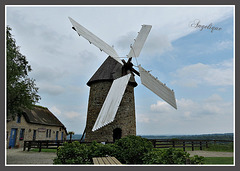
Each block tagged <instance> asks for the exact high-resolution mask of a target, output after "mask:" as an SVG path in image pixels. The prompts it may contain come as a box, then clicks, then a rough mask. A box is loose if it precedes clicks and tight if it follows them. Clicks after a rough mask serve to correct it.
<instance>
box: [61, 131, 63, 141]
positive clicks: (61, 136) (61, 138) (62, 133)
mask: <svg viewBox="0 0 240 171" xmlns="http://www.w3.org/2000/svg"><path fill="white" fill-rule="evenodd" d="M61 140H63V132H62V135H61Z"/></svg>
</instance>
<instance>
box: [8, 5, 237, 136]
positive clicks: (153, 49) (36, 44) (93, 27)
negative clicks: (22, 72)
mask: <svg viewBox="0 0 240 171" xmlns="http://www.w3.org/2000/svg"><path fill="white" fill-rule="evenodd" d="M68 17H71V18H73V19H74V20H75V21H77V22H78V23H80V24H81V25H83V26H84V27H86V28H87V29H88V30H90V31H91V32H92V33H94V34H95V35H97V36H98V37H99V38H101V39H102V40H104V41H105V42H107V43H108V44H109V45H113V46H114V49H115V50H116V51H117V53H118V55H119V56H120V57H126V55H127V54H128V53H129V51H130V45H131V44H132V43H133V42H134V39H135V38H136V37H137V33H138V32H139V31H140V29H141V25H143V24H148V25H152V29H151V31H150V33H149V36H148V38H147V40H146V42H145V45H144V47H143V49H142V51H141V54H140V56H139V57H138V58H137V59H133V63H134V65H137V64H141V66H142V67H144V68H145V69H146V70H148V71H151V72H150V73H151V74H152V75H154V76H155V77H157V78H158V79H159V80H160V81H161V82H163V83H166V85H167V86H168V87H169V88H171V89H173V90H174V92H175V97H176V101H177V107H178V109H177V110H176V109H174V108H173V107H171V106H170V105H169V104H167V103H166V102H164V101H163V100H162V99H161V98H159V97H158V96H157V95H155V94H154V93H152V92H151V91H150V90H148V89H147V88H146V87H144V86H143V85H142V84H141V81H140V79H139V77H138V76H136V77H135V79H136V81H137V83H138V86H137V87H136V88H135V110H136V125H137V126H136V128H137V134H138V135H193V134H211V133H233V132H234V115H235V113H234V112H235V111H234V81H235V80H234V74H235V73H234V67H235V63H234V55H235V54H234V6H220V5H218V6H7V7H6V19H5V23H6V25H8V26H10V27H11V28H12V32H11V33H12V35H13V36H14V38H15V40H16V43H17V45H18V46H20V52H21V53H22V54H23V55H25V56H26V58H27V60H28V62H29V64H30V65H31V67H32V72H30V73H29V77H30V78H33V79H35V80H36V81H35V83H36V86H37V87H39V95H40V96H41V100H40V101H39V103H37V105H41V106H44V107H47V108H48V109H49V110H50V111H51V112H52V113H53V114H54V115H56V116H57V117H58V119H59V120H60V121H61V122H62V123H63V124H64V125H65V126H66V128H67V131H74V132H75V134H82V133H83V131H84V128H85V125H86V118H87V106H88V96H89V90H90V87H88V86H87V85H86V83H87V82H88V80H89V79H90V78H91V76H92V75H93V74H94V73H95V72H96V70H97V69H98V68H99V67H100V66H101V64H102V63H103V62H104V61H105V60H106V58H107V56H108V55H107V54H105V53H104V52H101V51H100V50H99V49H98V48H97V47H95V46H94V45H92V44H89V42H88V41H87V40H86V39H84V38H83V37H79V36H78V34H77V33H76V32H75V31H74V30H73V29H72V28H71V27H72V25H71V23H70V21H69V19H68ZM201 26H206V27H205V28H203V29H202V28H201ZM207 26H208V28H207ZM123 59H124V58H123ZM135 69H137V68H135Z"/></svg>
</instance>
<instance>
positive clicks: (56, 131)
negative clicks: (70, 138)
mask: <svg viewBox="0 0 240 171" xmlns="http://www.w3.org/2000/svg"><path fill="white" fill-rule="evenodd" d="M56 140H58V131H56Z"/></svg>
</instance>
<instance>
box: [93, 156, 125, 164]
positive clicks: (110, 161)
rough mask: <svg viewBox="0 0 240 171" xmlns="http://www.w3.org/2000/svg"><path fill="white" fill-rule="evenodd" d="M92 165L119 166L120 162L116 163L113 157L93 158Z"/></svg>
mask: <svg viewBox="0 0 240 171" xmlns="http://www.w3.org/2000/svg"><path fill="white" fill-rule="evenodd" d="M93 164H94V165H121V164H122V163H120V161H118V160H117V159H116V158H115V157H94V158H93Z"/></svg>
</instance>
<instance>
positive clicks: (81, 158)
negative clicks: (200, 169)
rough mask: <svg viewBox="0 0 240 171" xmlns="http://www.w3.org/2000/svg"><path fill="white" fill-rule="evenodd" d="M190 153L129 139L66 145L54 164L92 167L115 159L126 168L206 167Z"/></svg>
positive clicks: (139, 139) (133, 137)
mask: <svg viewBox="0 0 240 171" xmlns="http://www.w3.org/2000/svg"><path fill="white" fill-rule="evenodd" d="M189 155H190V154H189V153H187V152H184V151H182V150H178V149H174V148H170V149H164V150H156V149H153V145H152V143H151V142H150V141H148V140H147V139H145V138H141V137H138V136H132V135H131V136H126V137H124V138H121V139H119V140H117V141H116V142H115V144H105V145H104V144H101V143H97V142H95V141H94V142H92V143H91V144H89V145H86V144H80V143H79V142H78V141H74V142H72V143H64V144H63V146H62V147H59V149H58V151H57V157H56V158H55V159H54V164H92V158H93V157H104V156H114V157H116V158H117V159H118V160H119V161H120V162H121V163H126V164H186V161H187V160H190V163H191V164H202V163H203V157H199V156H194V157H192V158H190V157H189Z"/></svg>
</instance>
